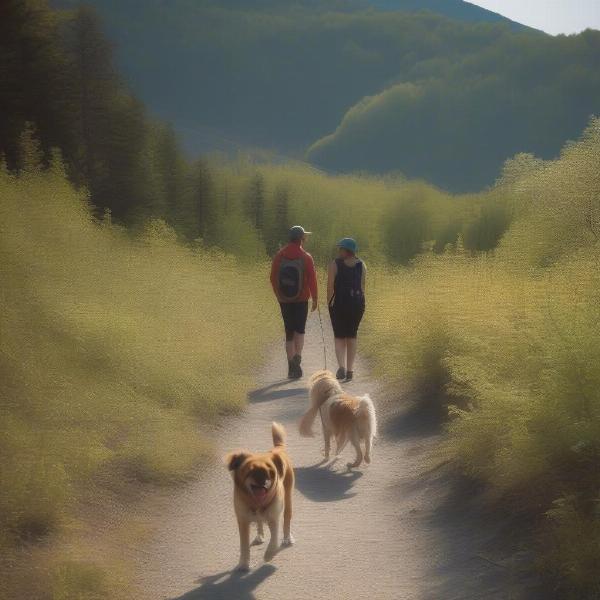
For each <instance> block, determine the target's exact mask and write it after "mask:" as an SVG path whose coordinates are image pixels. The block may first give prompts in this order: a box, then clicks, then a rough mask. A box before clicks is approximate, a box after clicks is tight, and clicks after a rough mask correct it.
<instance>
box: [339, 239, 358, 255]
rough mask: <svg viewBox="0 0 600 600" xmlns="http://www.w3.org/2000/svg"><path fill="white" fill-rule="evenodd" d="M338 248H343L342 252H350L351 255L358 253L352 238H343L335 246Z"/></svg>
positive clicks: (356, 245)
mask: <svg viewBox="0 0 600 600" xmlns="http://www.w3.org/2000/svg"><path fill="white" fill-rule="evenodd" d="M336 245H337V247H338V248H343V249H344V250H348V252H352V254H356V253H357V252H358V244H357V243H356V240H353V239H352V238H343V239H341V240H340V241H339V242H338V243H337V244H336Z"/></svg>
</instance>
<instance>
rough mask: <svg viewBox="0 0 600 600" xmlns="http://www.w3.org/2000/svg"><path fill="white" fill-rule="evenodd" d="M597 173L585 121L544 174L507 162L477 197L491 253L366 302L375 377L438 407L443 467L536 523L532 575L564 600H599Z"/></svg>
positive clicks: (434, 266) (458, 259) (529, 163)
mask: <svg viewBox="0 0 600 600" xmlns="http://www.w3.org/2000/svg"><path fill="white" fill-rule="evenodd" d="M598 164H600V123H599V122H598V121H593V122H592V123H591V125H590V127H589V129H588V130H587V131H586V133H585V134H584V136H583V138H582V139H581V140H580V141H579V142H577V143H575V144H570V145H568V146H567V147H566V148H565V149H564V151H563V153H562V155H561V157H560V158H559V159H557V160H556V161H552V162H540V161H535V160H533V159H532V158H531V157H528V156H521V157H517V158H516V159H514V160H513V161H511V162H509V163H508V164H507V167H506V172H505V177H504V180H503V181H501V182H499V184H498V186H497V188H496V189H495V190H493V191H491V192H490V199H492V200H493V199H494V198H495V197H496V198H497V197H498V196H500V197H502V198H504V202H505V204H506V206H507V207H509V208H510V213H511V214H512V215H513V218H514V222H513V224H512V226H511V227H510V229H509V230H508V231H507V232H506V234H505V235H504V237H503V238H502V240H501V241H500V244H499V246H498V247H497V249H495V250H494V251H492V252H488V253H472V252H468V251H466V250H465V248H464V246H463V245H462V244H461V243H460V242H459V243H458V244H456V245H455V246H453V247H449V248H448V249H447V251H446V252H445V253H444V254H442V255H439V256H435V255H432V254H426V255H423V256H421V257H419V258H418V259H417V260H416V261H414V262H413V263H412V264H411V265H410V267H409V268H403V269H398V268H387V269H386V270H385V271H382V272H380V273H378V276H377V277H376V278H375V280H374V281H375V283H374V289H372V290H371V292H370V294H369V298H370V307H369V321H368V340H367V347H368V351H369V352H370V353H371V355H372V356H373V357H374V358H375V360H376V363H377V365H378V370H379V372H380V373H381V374H382V375H383V376H385V377H387V378H388V381H390V383H392V384H395V385H397V386H400V385H406V384H407V383H410V384H412V385H413V386H414V387H415V388H416V390H417V392H418V393H419V392H420V397H421V398H422V400H423V401H424V402H432V401H435V402H438V403H440V404H441V405H442V406H444V407H446V409H447V411H448V412H449V416H450V421H449V425H448V431H449V436H448V439H447V442H446V443H445V444H444V448H443V452H444V457H445V458H448V459H450V460H451V461H453V462H454V463H455V464H457V465H458V466H460V468H461V469H462V470H463V472H465V473H466V474H468V475H470V476H472V477H475V478H477V479H479V480H482V481H483V482H485V483H486V485H487V487H488V490H489V491H490V494H491V495H492V496H493V497H495V498H496V499H501V500H504V501H505V502H508V503H509V505H511V506H512V508H517V509H518V510H525V511H530V513H532V514H539V513H543V514H545V518H544V519H543V520H542V525H541V533H540V564H541V566H542V567H543V568H544V569H545V570H546V572H547V573H548V575H549V576H551V578H553V579H555V580H556V581H557V582H558V585H559V589H561V593H564V594H566V595H568V596H570V597H573V598H581V597H597V596H596V594H598V593H600V580H599V577H598V569H597V565H598V564H600V534H599V532H600V517H599V513H598V500H599V490H600V475H599V473H600V471H599V470H598V461H599V460H600V395H599V390H600V344H599V343H598V340H599V339H600V247H599V240H600V204H599V192H600V175H599V172H598V168H597V167H598ZM511 503H512V504H511Z"/></svg>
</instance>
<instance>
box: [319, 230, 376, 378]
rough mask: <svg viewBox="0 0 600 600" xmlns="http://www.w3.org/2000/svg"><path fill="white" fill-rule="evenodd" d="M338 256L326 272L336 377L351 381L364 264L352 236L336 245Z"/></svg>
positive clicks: (362, 298) (362, 303) (362, 299)
mask: <svg viewBox="0 0 600 600" xmlns="http://www.w3.org/2000/svg"><path fill="white" fill-rule="evenodd" d="M337 247H338V252H339V254H338V257H337V258H336V259H335V260H334V261H333V262H332V263H331V264H330V265H329V269H328V271H327V301H328V304H329V315H330V316H331V325H332V326H333V335H334V336H335V354H336V356H337V361H338V366H339V369H338V370H337V373H336V377H337V378H338V379H345V380H346V381H350V380H351V379H352V377H353V375H354V358H355V357H356V334H357V332H358V326H359V325H360V321H361V319H362V316H363V314H364V312H365V275H366V268H365V264H364V263H363V262H362V260H360V259H359V258H358V257H357V256H356V252H357V250H358V247H357V244H356V242H355V241H354V240H353V239H352V238H344V239H343V240H340V241H339V242H338V244H337Z"/></svg>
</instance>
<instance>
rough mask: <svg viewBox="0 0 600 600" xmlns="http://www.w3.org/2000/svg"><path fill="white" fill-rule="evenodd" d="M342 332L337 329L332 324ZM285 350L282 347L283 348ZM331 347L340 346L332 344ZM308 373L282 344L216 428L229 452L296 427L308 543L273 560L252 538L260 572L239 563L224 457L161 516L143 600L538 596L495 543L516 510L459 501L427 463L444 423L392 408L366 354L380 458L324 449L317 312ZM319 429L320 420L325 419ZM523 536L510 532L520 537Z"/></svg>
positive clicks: (299, 526) (298, 533)
mask: <svg viewBox="0 0 600 600" xmlns="http://www.w3.org/2000/svg"><path fill="white" fill-rule="evenodd" d="M326 336H327V338H328V339H330V337H331V336H330V332H329V331H326ZM274 354H275V352H274ZM328 357H329V359H330V360H331V359H332V358H333V351H332V348H331V347H330V346H329V348H328ZM303 366H304V369H305V378H304V380H302V381H299V382H288V381H287V380H284V379H282V374H283V373H284V360H283V358H282V356H281V354H280V352H279V351H278V352H277V353H276V355H274V356H273V358H272V361H271V362H270V364H268V365H267V368H266V369H265V371H264V373H263V375H262V378H261V386H260V387H259V388H258V389H256V390H255V391H254V392H253V393H252V394H250V398H249V406H248V409H247V411H246V412H245V413H244V414H243V415H241V416H240V417H239V418H237V419H232V420H229V421H227V422H226V424H225V426H224V427H223V429H222V430H220V431H219V432H217V434H216V443H217V445H218V447H219V451H220V452H222V453H225V452H226V451H227V450H230V449H234V448H237V447H248V448H250V449H254V450H264V449H267V448H269V447H270V445H271V439H270V423H271V421H273V420H276V421H280V422H281V423H283V424H284V425H285V426H286V428H287V430H288V442H289V443H288V445H289V453H290V455H291V457H292V460H293V461H294V465H295V469H296V478H297V484H296V492H295V497H294V501H295V505H294V519H293V521H292V531H293V534H294V536H295V538H296V544H295V545H294V546H293V547H291V548H286V549H282V550H281V552H280V553H279V554H278V555H277V556H276V557H275V559H274V560H273V562H272V563H270V564H265V563H264V562H263V560H262V554H263V552H264V546H261V547H254V548H252V559H251V571H250V573H248V574H237V573H232V572H231V569H232V568H233V567H234V566H235V565H236V563H237V560H238V534H237V527H236V523H235V519H234V514H233V507H232V482H231V478H230V475H229V473H228V472H227V471H226V469H225V468H224V466H223V465H221V464H215V465H214V466H212V467H211V468H210V469H208V471H207V472H206V473H204V474H203V475H202V476H201V477H200V478H199V479H198V480H197V481H196V482H194V483H192V484H191V485H189V486H188V487H187V488H186V489H185V490H183V491H182V492H181V493H179V494H178V495H177V496H176V497H175V498H174V499H173V498H171V499H170V500H169V501H168V502H165V503H164V504H163V506H162V507H161V509H160V511H158V513H159V514H157V515H156V517H157V519H158V521H159V522H160V525H159V526H158V528H157V531H156V534H155V536H154V538H153V540H152V542H151V544H150V546H149V548H148V549H147V551H146V552H145V553H144V554H143V557H142V558H140V559H139V561H138V562H139V564H138V567H139V577H138V579H137V587H138V589H139V591H140V593H139V597H140V598H144V600H154V599H157V600H158V599H165V598H169V599H173V600H202V599H216V598H223V599H228V600H237V599H240V600H244V599H248V600H250V599H253V598H256V599H260V600H267V599H271V598H273V599H277V600H288V599H289V600H301V599H304V598H306V599H308V598H310V599H320V598H328V599H332V600H338V599H358V598H365V599H367V598H368V599H373V600H375V599H386V600H389V599H407V600H409V599H410V600H413V599H414V600H419V599H431V600H451V599H461V600H462V599H468V598H473V599H475V598H477V599H500V598H502V599H505V598H514V599H528V600H529V599H531V598H534V597H536V596H535V594H534V592H533V591H532V590H533V588H532V587H531V585H532V582H531V581H530V580H529V579H528V578H526V577H524V576H523V575H522V574H520V573H521V572H522V569H521V567H522V565H521V563H523V562H528V561H527V557H524V558H523V557H521V559H520V560H519V565H516V563H515V560H514V558H512V559H506V558H504V557H503V553H502V552H501V551H499V550H498V549H495V546H494V544H495V543H496V540H497V536H498V534H499V533H503V537H504V538H506V537H507V536H506V532H505V531H503V528H505V527H506V526H507V525H506V523H496V524H495V525H490V523H494V519H493V518H491V517H489V516H488V517H485V515H481V513H480V512H479V511H477V510H475V508H471V509H469V510H467V509H466V508H465V506H464V503H463V501H464V498H468V494H464V493H463V495H462V500H461V502H460V503H459V504H461V506H457V507H456V506H455V505H456V504H457V502H456V498H455V497H454V496H452V495H451V493H450V491H449V489H450V486H449V485H448V481H447V478H446V476H445V475H443V474H442V473H440V472H436V471H433V472H432V471H430V470H428V462H427V455H428V452H429V450H430V449H431V448H432V447H433V446H434V445H435V444H436V442H437V441H438V439H439V433H438V432H437V431H436V430H435V427H434V426H433V425H432V424H431V423H427V422H426V421H423V419H422V418H419V417H414V416H411V415H410V414H409V413H396V414H387V415H386V414H384V413H385V410H384V406H386V405H387V406H389V405H392V403H389V402H387V403H386V402H385V399H384V398H382V397H381V392H380V391H378V389H377V386H376V385H375V383H374V382H373V381H372V380H371V379H370V378H369V373H368V369H367V367H366V366H365V365H364V364H363V363H359V364H358V365H357V368H356V372H357V378H356V380H355V381H354V382H352V383H351V384H349V385H348V386H347V387H348V389H349V390H352V391H353V392H357V393H363V392H365V391H368V392H369V393H371V396H372V397H373V399H374V401H375V403H376V406H377V407H378V409H380V434H379V435H380V437H379V439H378V441H377V443H376V446H375V449H374V454H373V463H372V464H371V465H370V466H368V467H366V468H362V469H359V470H356V471H354V472H348V471H347V469H346V467H345V463H346V460H347V459H348V458H349V457H350V455H351V454H352V450H351V449H350V448H349V447H348V448H347V449H346V450H345V452H344V455H343V457H342V460H339V461H337V462H336V463H334V464H323V463H322V462H321V456H322V455H321V446H322V440H321V438H320V435H319V437H316V438H314V439H312V440H311V439H303V438H300V437H299V435H298V433H297V427H296V423H297V421H298V418H299V417H300V415H301V414H302V413H303V411H304V410H305V408H306V405H307V397H306V390H305V388H304V385H305V382H306V376H307V375H308V374H310V373H312V372H313V371H314V370H316V369H318V368H321V367H322V366H323V350H322V345H321V335H320V331H319V327H318V319H317V317H316V315H311V317H310V319H309V330H308V335H307V341H306V348H305V355H304V360H303ZM315 429H318V428H317V427H316V428H315ZM509 537H510V536H509Z"/></svg>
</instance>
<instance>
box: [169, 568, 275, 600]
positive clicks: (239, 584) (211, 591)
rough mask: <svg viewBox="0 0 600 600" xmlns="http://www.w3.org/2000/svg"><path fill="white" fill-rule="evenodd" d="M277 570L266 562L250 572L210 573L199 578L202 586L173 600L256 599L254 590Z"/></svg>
mask: <svg viewBox="0 0 600 600" xmlns="http://www.w3.org/2000/svg"><path fill="white" fill-rule="evenodd" d="M276 570H277V569H276V568H275V567H274V566H273V565H269V564H265V565H262V566H261V567H259V568H258V569H256V570H255V571H251V572H250V573H240V572H239V571H223V572H222V573H217V574H215V575H208V576H207V577H201V578H200V579H199V580H198V583H200V584H201V585H200V587H197V588H196V589H194V590H191V591H189V592H186V593H185V594H183V596H177V598H172V599H171V600H234V598H235V600H255V596H254V593H253V592H254V590H255V589H256V588H257V587H258V586H259V585H260V584H261V583H262V582H263V581H265V579H267V578H268V577H270V576H271V575H273V573H275V571H276Z"/></svg>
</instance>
